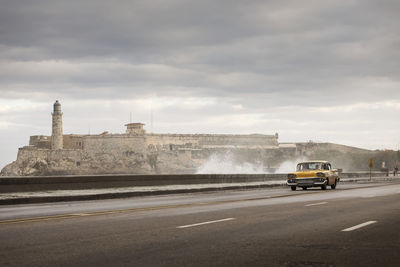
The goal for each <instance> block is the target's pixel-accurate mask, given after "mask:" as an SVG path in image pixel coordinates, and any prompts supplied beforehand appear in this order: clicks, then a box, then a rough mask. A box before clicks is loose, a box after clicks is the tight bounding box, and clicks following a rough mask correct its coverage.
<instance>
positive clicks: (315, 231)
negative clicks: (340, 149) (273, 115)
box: [0, 183, 400, 266]
mask: <svg viewBox="0 0 400 267" xmlns="http://www.w3.org/2000/svg"><path fill="white" fill-rule="evenodd" d="M0 241H1V242H0V266H400V184H399V183H392V184H379V185H373V184H367V185H341V186H339V188H338V189H336V190H326V191H321V190H318V189H315V190H307V191H302V190H300V191H296V192H291V191H290V189H259V190H245V191H223V192H213V193H196V194H181V195H165V196H157V197H140V198H139V197H137V198H128V199H113V200H101V201H84V202H70V203H51V204H31V205H15V206H3V207H0Z"/></svg>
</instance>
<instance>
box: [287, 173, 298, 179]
mask: <svg viewBox="0 0 400 267" xmlns="http://www.w3.org/2000/svg"><path fill="white" fill-rule="evenodd" d="M287 178H288V179H289V180H290V179H295V178H296V174H294V173H289V174H288V175H287Z"/></svg>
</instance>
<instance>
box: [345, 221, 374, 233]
mask: <svg viewBox="0 0 400 267" xmlns="http://www.w3.org/2000/svg"><path fill="white" fill-rule="evenodd" d="M374 223H376V221H368V222H365V223H361V224H357V225H355V226H353V227H350V228H346V229H343V230H342V232H350V231H353V230H357V229H360V228H362V227H365V226H367V225H370V224H374Z"/></svg>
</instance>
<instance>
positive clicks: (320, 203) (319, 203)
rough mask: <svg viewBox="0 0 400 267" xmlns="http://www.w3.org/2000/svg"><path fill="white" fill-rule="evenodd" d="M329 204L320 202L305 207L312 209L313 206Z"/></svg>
mask: <svg viewBox="0 0 400 267" xmlns="http://www.w3.org/2000/svg"><path fill="white" fill-rule="evenodd" d="M327 203H328V202H318V203H311V204H307V205H305V206H306V207H311V206H318V205H324V204H327Z"/></svg>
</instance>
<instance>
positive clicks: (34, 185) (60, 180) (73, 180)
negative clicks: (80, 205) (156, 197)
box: [0, 172, 385, 193]
mask: <svg viewBox="0 0 400 267" xmlns="http://www.w3.org/2000/svg"><path fill="white" fill-rule="evenodd" d="M384 175H385V173H382V172H373V173H372V176H373V177H381V176H384ZM286 177H287V175H286V174H176V175H169V174H168V175H87V176H86V175H85V176H79V175H77V176H42V177H37V176H35V177H1V178H0V193H13V192H37V191H47V190H82V189H100V188H119V187H133V186H138V187H140V186H162V185H192V184H226V183H251V182H266V181H284V180H285V179H286ZM340 177H341V178H356V177H369V173H367V172H354V173H342V174H341V175H340Z"/></svg>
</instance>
